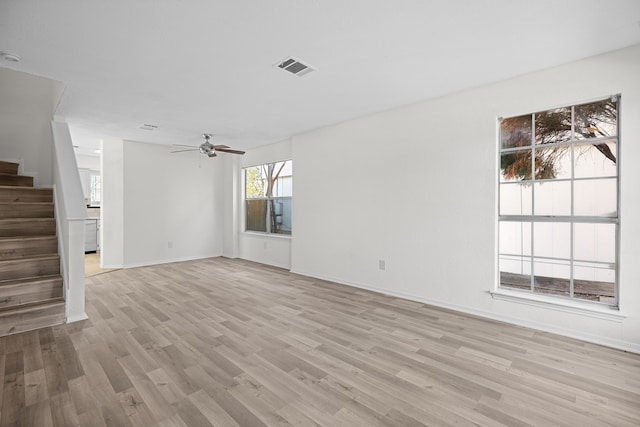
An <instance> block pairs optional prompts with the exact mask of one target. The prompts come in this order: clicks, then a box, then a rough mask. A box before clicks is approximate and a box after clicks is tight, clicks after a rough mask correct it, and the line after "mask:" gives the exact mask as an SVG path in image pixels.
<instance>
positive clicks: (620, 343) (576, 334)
mask: <svg viewBox="0 0 640 427" xmlns="http://www.w3.org/2000/svg"><path fill="white" fill-rule="evenodd" d="M291 272H292V273H295V274H300V275H302V276H308V277H313V278H316V279H321V280H326V281H329V282H334V283H338V284H340V285H345V286H351V287H354V288H358V289H365V290H367V291H372V292H377V293H380V294H384V295H389V296H393V297H397V298H403V299H407V300H410V301H416V302H421V303H424V304H429V305H433V306H436V307H441V308H446V309H449V310H455V311H459V312H461V313H466V314H471V315H474V316H479V317H484V318H486V319H491V320H497V321H499V322H505V323H510V324H512V325H517V326H522V327H525V328H531V329H536V330H539V331H542V332H549V333H552V334H556V335H562V336H565V337H569V338H575V339H579V340H582V341H586V342H590V343H593V344H598V345H603V346H606V347H611V348H615V349H618V350H624V351H628V352H631V353H638V354H640V344H638V343H633V342H629V341H624V340H618V339H614V338H609V337H603V336H600V335H593V334H589V333H586V332H580V331H575V330H573V329H567V328H562V327H558V326H555V325H549V324H547V323H541V322H535V321H530V320H526V319H520V318H516V317H512V316H505V315H502V314H498V313H494V312H491V311H485V310H478V309H475V308H472V307H467V306H463V305H458V304H452V303H449V302H445V301H438V300H433V299H428V298H422V297H419V296H416V295H411V294H406V293H403V292H397V291H393V290H389V289H383V288H378V287H375V286H370V285H367V284H363V283H354V282H349V281H345V280H342V279H340V278H337V277H329V276H323V275H318V274H313V273H308V272H304V271H299V270H291Z"/></svg>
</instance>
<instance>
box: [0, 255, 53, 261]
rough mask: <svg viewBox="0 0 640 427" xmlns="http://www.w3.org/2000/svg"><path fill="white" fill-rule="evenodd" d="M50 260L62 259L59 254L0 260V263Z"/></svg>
mask: <svg viewBox="0 0 640 427" xmlns="http://www.w3.org/2000/svg"><path fill="white" fill-rule="evenodd" d="M49 258H60V255H58V254H46V255H31V256H28V257H24V258H20V259H5V260H0V262H19V261H30V260H40V261H42V260H45V259H49Z"/></svg>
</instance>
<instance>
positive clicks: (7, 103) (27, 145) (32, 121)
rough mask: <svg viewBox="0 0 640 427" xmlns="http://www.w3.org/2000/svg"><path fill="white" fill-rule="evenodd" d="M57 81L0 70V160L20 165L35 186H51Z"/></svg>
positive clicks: (58, 84) (5, 69) (59, 90)
mask: <svg viewBox="0 0 640 427" xmlns="http://www.w3.org/2000/svg"><path fill="white" fill-rule="evenodd" d="M62 88H63V85H62V84H61V83H60V82H56V81H54V80H49V79H46V78H43V77H36V76H32V75H30V74H26V73H22V72H19V71H13V70H9V69H7V68H0V159H4V160H12V161H18V162H20V163H21V166H22V168H23V169H22V170H21V171H20V173H22V174H25V175H29V176H33V177H35V180H34V181H35V185H36V186H51V185H53V154H52V153H53V139H52V138H53V137H52V133H51V120H52V119H53V114H54V111H55V107H56V105H57V103H58V101H59V99H60V96H61V94H62Z"/></svg>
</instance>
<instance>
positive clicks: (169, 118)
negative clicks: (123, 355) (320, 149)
mask: <svg viewBox="0 0 640 427" xmlns="http://www.w3.org/2000/svg"><path fill="white" fill-rule="evenodd" d="M637 43H640V1H639V0H526V1H525V0H386V1H383V0H348V1H346V0H227V1H222V0H189V1H179V0H135V1H132V0H109V1H100V0H58V1H43V0H2V1H0V51H5V52H10V53H13V54H17V55H19V56H20V57H21V58H22V60H21V62H19V63H11V62H7V61H2V63H1V64H0V66H2V67H7V68H12V69H15V70H20V71H25V72H28V73H31V74H35V75H39V76H44V77H48V78H52V79H55V80H59V81H62V82H64V83H65V85H66V90H65V94H64V96H63V99H62V101H61V104H60V106H59V109H58V111H57V114H59V115H61V116H63V117H65V118H66V120H67V122H69V123H70V125H71V128H72V133H73V135H74V138H75V143H77V144H80V145H87V146H90V145H91V144H92V143H95V141H97V140H98V138H102V137H106V136H112V137H117V138H124V139H131V140H137V141H145V142H155V143H165V144H172V143H178V144H191V145H197V144H198V143H199V142H200V134H201V133H203V132H211V133H213V134H214V136H215V142H217V143H226V144H227V145H231V146H233V147H234V148H239V149H247V148H250V147H253V146H258V145H262V144H266V143H270V142H275V141H279V140H282V139H285V138H287V137H289V136H291V135H293V134H296V133H300V132H303V131H306V130H310V129H314V128H318V127H321V126H325V125H329V124H332V123H338V122H341V121H345V120H348V119H352V118H355V117H359V116H363V115H366V114H370V113H373V112H378V111H384V110H388V109H391V108H394V107H397V106H400V105H406V104H411V103H415V102H418V101H422V100H426V99H429V98H433V97H438V96H441V95H444V94H447V93H451V92H456V91H460V90H462V89H465V88H470V87H474V86H479V85H483V84H487V83H490V82H495V81H499V80H503V79H506V78H510V77H513V76H516V75H521V74H524V73H528V72H531V71H535V70H539V69H543V68H548V67H551V66H554V65H558V64H561V63H565V62H570V61H573V60H576V59H580V58H584V57H587V56H592V55H596V54H599V53H602V52H606V51H610V50H614V49H618V48H622V47H625V46H629V45H632V44H637ZM288 56H294V57H296V58H299V59H300V60H302V61H305V62H307V63H308V64H310V65H313V66H314V67H316V68H317V71H316V72H313V73H311V74H308V75H307V76H305V77H296V76H294V75H291V74H288V73H286V72H284V71H282V70H280V69H277V68H275V67H273V65H274V64H276V63H278V62H280V61H281V60H282V59H284V58H286V57H288ZM145 123H146V124H153V125H157V126H158V129H157V130H155V131H146V130H141V129H138V127H139V126H141V125H142V124H145Z"/></svg>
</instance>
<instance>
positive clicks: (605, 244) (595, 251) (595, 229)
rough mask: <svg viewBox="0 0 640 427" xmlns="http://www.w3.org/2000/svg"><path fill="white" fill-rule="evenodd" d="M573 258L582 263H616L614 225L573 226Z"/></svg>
mask: <svg viewBox="0 0 640 427" xmlns="http://www.w3.org/2000/svg"><path fill="white" fill-rule="evenodd" d="M573 234H574V236H573V239H574V246H573V258H574V259H577V260H582V261H600V262H609V263H614V262H615V261H616V226H615V224H575V225H574V226H573Z"/></svg>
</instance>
